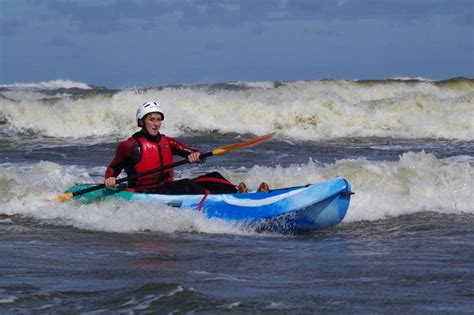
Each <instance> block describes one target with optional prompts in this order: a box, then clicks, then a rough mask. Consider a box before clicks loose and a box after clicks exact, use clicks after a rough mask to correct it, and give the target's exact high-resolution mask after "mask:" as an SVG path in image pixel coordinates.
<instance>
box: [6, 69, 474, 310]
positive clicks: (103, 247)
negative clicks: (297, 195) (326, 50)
mask: <svg viewBox="0 0 474 315" xmlns="http://www.w3.org/2000/svg"><path fill="white" fill-rule="evenodd" d="M150 100H152V101H158V102H160V103H161V104H162V107H163V109H164V112H165V120H164V122H163V125H162V133H164V134H166V135H168V136H172V137H176V138H178V139H180V140H181V141H183V142H185V143H187V144H190V145H192V146H194V147H197V148H199V149H201V150H203V151H210V150H212V149H215V148H217V147H221V146H224V145H227V144H231V143H235V142H239V141H242V140H244V139H247V138H250V137H253V136H257V135H263V134H266V133H269V132H273V131H276V132H277V135H276V136H275V137H274V138H273V139H272V140H271V141H268V142H266V143H263V144H260V145H258V146H255V147H251V148H246V149H242V150H237V151H235V152H232V153H229V154H226V155H223V156H216V157H212V158H209V159H207V161H206V162H205V163H202V164H199V165H192V166H191V165H188V166H182V167H180V168H177V169H176V170H175V171H176V177H177V178H184V177H194V176H198V175H201V174H204V173H206V172H210V171H219V172H221V173H222V174H223V175H224V176H225V177H226V178H229V179H230V180H231V181H232V182H235V183H238V182H240V181H244V182H246V183H247V185H248V186H249V187H250V188H254V189H255V188H256V187H257V186H258V185H259V184H260V182H261V181H266V182H268V183H269V184H270V186H271V188H281V187H288V186H296V185H304V184H309V183H317V182H322V181H325V180H328V179H331V178H334V177H337V176H341V177H344V178H345V179H347V180H348V181H349V182H350V183H351V185H352V189H353V191H354V192H355V195H353V196H352V198H351V204H350V206H349V210H348V213H347V215H346V217H345V218H344V220H343V221H342V223H341V224H339V225H338V226H336V227H334V228H331V229H328V230H326V231H320V232H315V233H310V234H307V235H279V234H276V233H269V232H267V233H258V232H257V231H255V230H252V229H251V228H250V227H249V226H245V225H240V224H236V223H229V222H226V221H222V220H217V219H208V218H206V217H205V216H203V215H202V213H199V212H196V211H193V210H192V209H183V210H180V211H177V210H176V209H175V208H172V207H170V206H166V205H150V204H146V203H136V202H126V201H120V200H109V201H105V202H102V203H93V202H92V203H80V202H67V203H60V202H57V200H56V196H57V195H58V194H60V193H62V192H63V191H64V190H65V189H67V188H68V187H70V186H71V185H74V184H76V183H81V184H82V183H94V184H97V183H101V182H102V181H103V174H104V172H105V168H106V166H107V165H108V163H110V161H111V159H112V158H113V156H114V152H115V148H116V144H117V142H118V141H121V140H124V139H126V138H128V137H129V136H130V135H131V134H132V133H133V132H135V131H136V130H137V127H136V121H135V119H134V115H135V111H136V108H137V106H138V105H140V104H142V103H144V102H145V101H150ZM473 180H474V80H472V79H467V78H454V79H450V80H445V81H434V80H429V79H423V78H416V79H411V78H394V79H388V80H374V81H349V80H322V81H291V82H289V81H275V82H225V83H209V84H189V85H170V86H159V87H153V86H151V87H147V86H139V87H138V86H137V87H125V88H120V89H112V88H107V87H101V86H95V85H91V84H87V83H83V82H74V81H68V80H55V81H50V82H37V83H12V84H4V85H0V256H1V257H3V258H1V259H0V262H1V263H2V264H1V265H2V266H3V267H0V272H1V273H2V276H3V277H2V280H0V310H1V311H10V312H19V313H22V312H23V313H24V312H80V313H84V312H85V313H87V312H94V311H98V310H102V311H103V312H142V311H143V312H146V311H153V310H155V311H156V310H157V309H160V310H163V311H167V312H180V311H181V312H199V311H201V312H206V311H207V312H220V311H222V310H234V311H236V312H242V313H258V312H262V311H265V310H268V311H275V310H276V311H280V312H283V313H290V312H291V313H294V312H300V313H309V312H314V311H315V310H316V311H322V312H336V313H341V312H342V313H346V312H355V311H357V312H374V313H379V312H381V311H384V312H391V313H392V312H393V313H395V312H397V313H399V312H404V313H407V312H409V313H412V312H423V313H426V312H448V313H449V312H454V313H466V312H470V311H472V309H473V308H474V304H473V303H472V296H473V294H474V291H472V288H473V287H474V274H473V272H472V270H474V266H473V264H472V261H474V257H473V254H472V253H473V252H474V242H473V239H474V229H473V226H474V225H473V224H474V206H473V202H472V200H473V195H474V194H473V192H474V184H473ZM295 270H299V271H301V272H295ZM67 283H69V284H67ZM388 292H390V294H389V293H388Z"/></svg>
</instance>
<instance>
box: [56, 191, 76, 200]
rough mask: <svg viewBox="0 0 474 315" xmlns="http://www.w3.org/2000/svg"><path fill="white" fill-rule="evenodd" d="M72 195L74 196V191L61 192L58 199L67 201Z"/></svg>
mask: <svg viewBox="0 0 474 315" xmlns="http://www.w3.org/2000/svg"><path fill="white" fill-rule="evenodd" d="M72 197H74V195H73V194H72V193H65V194H61V195H59V196H57V197H56V199H58V200H59V201H61V202H65V201H67V200H69V199H71V198H72Z"/></svg>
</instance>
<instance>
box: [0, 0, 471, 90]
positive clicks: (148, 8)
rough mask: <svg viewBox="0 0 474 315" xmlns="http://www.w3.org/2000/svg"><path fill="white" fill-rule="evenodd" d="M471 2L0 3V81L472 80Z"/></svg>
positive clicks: (81, 0) (170, 0) (104, 83)
mask: <svg viewBox="0 0 474 315" xmlns="http://www.w3.org/2000/svg"><path fill="white" fill-rule="evenodd" d="M473 15H474V1H473V0H314V1H310V0H234V1H226V0H221V1H217V0H215V1H211V0H182V1H181V0H175V1H173V0H75V1H74V0H0V84H10V83H20V82H21V83H32V82H45V81H51V80H72V81H77V82H84V83H88V84H94V85H99V86H104V87H113V88H121V87H130V86H161V85H167V84H180V83H185V84H199V83H216V82H230V81H278V80H289V81H292V80H321V79H346V80H355V79H387V78H394V77H412V78H418V77H421V78H427V79H434V80H443V79H449V78H453V77H461V76H462V77H468V78H474V25H473V24H474V23H473V20H474V18H473Z"/></svg>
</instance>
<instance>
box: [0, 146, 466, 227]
mask: <svg viewBox="0 0 474 315" xmlns="http://www.w3.org/2000/svg"><path fill="white" fill-rule="evenodd" d="M101 171H102V169H101ZM89 172H90V173H93V174H97V173H101V172H98V171H97V170H89V171H87V170H86V169H84V168H80V167H77V166H61V165H58V164H55V163H51V162H40V163H38V164H35V165H32V166H31V165H30V166H18V165H13V164H0V213H1V214H6V215H21V216H25V217H32V218H35V219H38V220H46V221H49V222H53V223H55V224H67V225H72V226H75V227H78V228H82V229H90V230H100V231H114V232H135V231H148V230H149V231H160V232H176V231H180V232H204V233H228V234H249V233H253V232H251V231H246V230H245V229H243V228H242V227H240V226H238V225H233V224H230V223H228V222H225V221H222V220H217V219H208V218H206V217H205V216H204V215H203V214H202V213H200V212H197V211H193V210H190V209H188V210H186V209H183V210H178V209H176V208H171V207H168V206H166V205H157V204H148V203H138V202H126V201H121V200H109V201H106V202H102V203H87V204H83V203H79V202H66V203H60V202H58V201H56V199H55V197H56V196H57V195H58V193H59V192H61V191H63V190H64V189H66V188H67V187H69V186H70V185H72V184H73V183H74V181H76V180H78V178H79V179H80V180H81V181H86V182H91V181H98V180H100V179H98V178H95V179H91V178H90V176H89ZM223 173H224V175H225V176H226V177H228V178H230V179H231V180H233V181H234V182H238V181H240V180H244V181H246V182H247V184H248V186H250V187H257V185H258V184H259V182H260V181H261V180H262V179H265V180H266V181H268V182H269V183H270V184H271V186H272V187H273V188H278V187H286V186H294V185H301V184H307V183H316V182H321V181H324V180H327V179H330V178H334V177H336V176H343V177H344V178H346V179H348V180H349V182H350V183H351V184H352V189H353V191H354V192H355V193H356V194H355V195H354V196H353V197H352V200H351V204H350V207H349V211H348V214H347V216H346V218H345V219H344V222H345V223H349V224H350V222H355V221H362V220H380V219H386V218H390V217H396V216H400V215H405V214H413V213H418V212H424V211H435V212H439V213H445V214H461V213H474V207H473V206H472V199H473V189H474V184H473V182H474V159H473V158H472V157H468V156H458V157H451V158H446V159H437V158H436V157H435V156H434V155H432V154H427V153H423V152H420V153H413V152H409V153H405V154H403V155H402V156H401V157H400V160H398V161H393V162H386V161H385V162H384V161H378V162H374V161H367V160H365V159H356V160H354V159H348V160H340V161H338V162H336V163H335V164H328V165H321V164H317V163H315V162H313V161H312V160H310V161H309V162H308V163H306V164H302V165H292V166H289V167H281V166H278V167H262V166H255V167H253V168H251V169H249V170H248V171H247V172H244V173H242V172H238V173H235V172H232V171H230V170H225V169H224V170H223Z"/></svg>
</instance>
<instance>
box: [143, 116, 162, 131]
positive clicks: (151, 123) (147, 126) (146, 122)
mask: <svg viewBox="0 0 474 315" xmlns="http://www.w3.org/2000/svg"><path fill="white" fill-rule="evenodd" d="M161 121H162V116H161V114H160V113H150V114H148V115H146V116H145V117H143V119H142V126H143V129H144V130H145V131H146V132H147V133H148V134H149V135H150V136H152V137H154V136H156V135H158V134H159V133H160V127H161Z"/></svg>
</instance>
